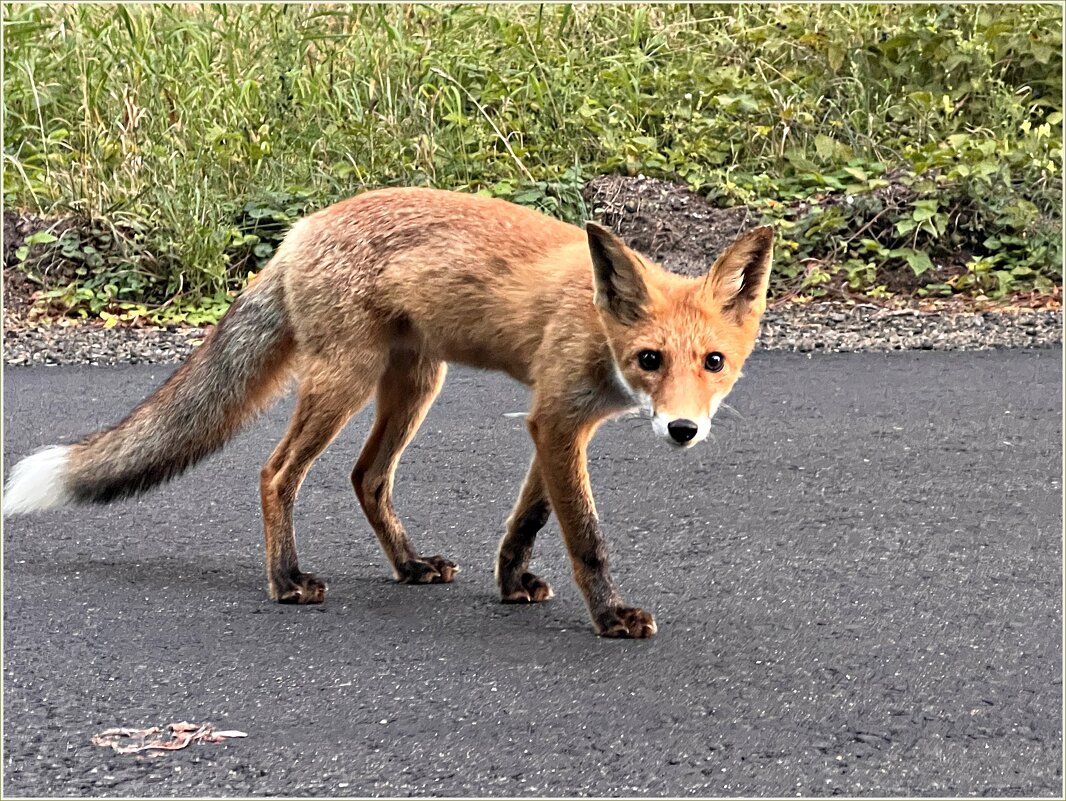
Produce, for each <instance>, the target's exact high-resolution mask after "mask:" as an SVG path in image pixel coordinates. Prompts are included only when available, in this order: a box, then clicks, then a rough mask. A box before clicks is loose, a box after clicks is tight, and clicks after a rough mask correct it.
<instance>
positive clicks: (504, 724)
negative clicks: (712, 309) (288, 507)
mask: <svg viewBox="0 0 1066 801" xmlns="http://www.w3.org/2000/svg"><path fill="white" fill-rule="evenodd" d="M1061 363H1062V350H1061V348H1056V349H1052V350H1045V351H996V352H982V353H919V352H905V353H895V354H849V355H820V356H815V357H813V358H808V357H807V356H803V355H789V354H765V353H764V354H757V355H756V356H755V357H753V359H752V361H751V362H750V363H749V366H748V369H747V376H746V377H745V378H744V379H743V380H742V381H741V383H740V385H739V386H738V388H737V389H736V391H735V392H734V394H733V396H732V398H731V399H730V400H731V403H732V406H733V407H735V409H736V413H735V414H733V413H730V412H728V411H723V412H720V413H719V419H718V421H716V434H715V435H714V438H713V439H712V440H711V441H710V442H707V443H704V444H703V445H701V446H699V447H698V448H696V449H695V450H694V451H691V452H684V453H679V452H676V451H673V450H671V449H669V448H668V447H667V446H666V445H665V444H663V443H661V442H660V441H658V440H657V439H656V438H655V437H654V434H653V433H652V431H651V428H650V426H649V425H648V424H647V423H646V422H640V421H633V420H629V421H624V420H623V421H618V422H614V423H611V424H609V425H607V426H605V427H604V428H603V429H602V430H601V432H600V434H599V435H598V437H597V439H596V441H595V443H594V446H593V451H592V459H591V470H592V476H593V485H594V487H595V489H596V496H597V502H598V506H599V509H600V514H601V516H602V519H603V523H604V528H605V531H606V532H607V534H608V541H609V544H610V549H611V556H612V563H613V566H614V573H615V576H616V578H617V579H618V581H619V583H620V585H621V587H622V588H623V592H624V593H625V595H626V598H627V600H628V601H630V602H631V603H634V604H638V605H642V606H645V607H646V608H648V609H650V610H653V611H655V613H656V614H657V617H658V622H659V635H658V636H657V637H655V638H654V639H652V640H648V641H640V642H633V641H629V642H619V641H608V640H603V639H600V638H597V637H595V636H594V635H593V633H592V631H591V629H590V626H589V623H588V620H587V619H586V612H585V609H584V607H583V605H582V603H581V601H580V598H579V597H578V594H577V591H576V589H575V588H574V585H573V583H572V582H571V580H570V578H569V569H568V566H567V562H566V559H565V556H564V553H563V548H562V544H561V542H560V539H559V536H558V530H557V528H556V526H555V523H554V521H553V522H552V523H551V524H550V527H549V528H548V529H546V530H545V531H544V532H543V533H542V535H541V537H540V544H539V548H538V556H537V557H536V559H535V562H534V569H535V570H536V571H537V572H538V573H541V574H542V575H544V576H545V577H547V578H549V579H550V580H552V581H553V583H554V586H555V589H556V592H557V597H556V598H555V599H553V600H552V601H550V602H548V603H547V604H543V605H540V606H536V607H520V606H502V605H500V604H498V603H497V602H496V598H495V591H494V586H493V580H492V562H493V554H494V551H495V546H496V543H497V541H498V539H499V536H500V533H501V526H502V522H503V520H504V518H505V517H506V515H507V512H508V510H509V508H510V505H511V503H512V500H513V496H514V494H515V492H516V491H517V488H518V486H519V484H520V481H521V479H522V475H523V472H524V469H525V466H526V463H527V459H528V456H529V453H530V447H531V446H530V444H529V442H528V439H527V436H526V434H525V430H524V424H523V421H522V420H521V419H517V418H515V417H512V416H507V413H511V412H518V411H522V410H523V409H524V408H525V394H524V390H522V389H521V388H520V387H518V386H517V385H514V384H512V383H509V382H508V381H507V380H505V379H503V378H501V377H498V376H494V375H485V374H480V373H474V372H470V371H463V370H453V372H452V374H451V375H450V377H449V379H448V383H447V386H446V388H445V390H444V393H443V395H442V397H441V398H440V400H439V401H438V403H437V404H436V406H435V407H434V409H433V410H432V412H431V414H430V417H429V419H428V421H427V423H426V425H425V426H424V428H423V429H422V433H421V436H420V437H419V439H418V440H417V441H416V442H415V444H414V445H413V446H412V447H411V449H410V450H409V451H408V452H407V455H406V458H405V461H404V463H403V464H402V465H401V471H400V477H399V480H398V491H397V498H398V507H399V509H400V512H401V514H402V515H403V516H404V518H405V519H406V521H407V524H408V530H409V531H410V533H411V534H412V536H413V537H414V538H415V540H416V542H417V543H419V545H420V546H421V548H422V549H423V552H425V553H430V554H432V553H442V554H444V555H445V556H448V557H450V558H452V559H454V560H455V561H457V562H458V563H459V564H460V565H462V567H463V572H462V574H461V575H460V576H459V577H458V579H457V581H456V583H455V584H453V585H448V586H428V587H412V586H398V585H395V584H393V583H392V581H391V580H390V578H389V572H388V570H387V569H386V565H385V562H384V559H383V557H382V556H381V555H380V553H379V552H378V548H377V545H376V543H375V541H374V538H373V536H372V534H371V532H370V530H369V528H368V526H367V525H366V523H365V521H364V520H363V518H362V517H361V515H360V513H359V512H358V507H357V505H356V502H355V498H354V497H353V494H352V491H351V489H350V487H349V484H348V473H349V470H350V467H351V465H352V463H353V461H354V458H355V454H356V451H357V447H358V442H359V441H360V440H361V438H362V436H363V435H365V433H366V430H367V426H368V419H369V418H368V413H367V412H364V413H363V414H362V415H361V416H360V417H358V418H357V419H356V420H355V421H354V422H353V423H352V424H351V425H350V426H349V427H348V429H346V431H345V432H344V433H343V434H342V435H341V437H340V438H339V439H338V441H337V442H335V443H334V444H333V446H332V447H331V448H330V449H329V451H328V452H327V453H326V454H325V455H324V456H323V458H322V459H321V460H320V461H319V462H318V463H317V464H316V466H315V468H314V470H313V471H312V473H311V476H310V478H309V479H308V482H307V484H306V485H305V487H304V491H303V493H302V496H301V502H300V504H299V505H298V506H297V528H298V531H299V532H300V543H301V551H300V556H301V564H302V565H303V566H304V567H305V569H310V570H314V571H316V572H318V573H319V574H320V575H322V576H323V577H325V578H327V579H328V580H329V582H330V597H329V598H328V599H327V602H326V603H325V605H323V606H321V607H314V608H312V607H304V608H297V607H280V606H276V605H274V604H272V603H270V602H269V601H268V600H267V598H266V595H265V588H264V577H263V574H262V565H261V550H262V546H261V533H260V520H259V501H258V491H257V486H258V471H259V467H260V464H261V463H262V462H263V461H264V460H265V458H266V456H267V454H268V453H269V451H270V449H271V448H272V446H273V445H274V443H275V442H276V440H277V439H278V438H279V437H280V434H281V431H282V429H283V427H284V424H285V420H286V417H287V411H288V408H289V406H288V403H287V402H286V403H283V404H281V405H279V406H278V407H276V408H275V409H273V410H272V411H271V412H270V413H269V414H268V415H267V416H266V417H265V418H264V419H263V420H261V421H259V422H258V423H257V424H255V425H254V426H253V427H252V428H250V429H249V430H248V431H247V432H245V434H243V435H242V436H241V437H240V438H239V439H238V440H237V441H236V442H235V443H234V444H233V445H231V446H230V448H229V449H228V450H226V451H225V452H224V453H223V454H222V455H220V456H217V457H214V458H213V459H212V460H210V461H209V462H207V463H206V464H204V465H201V466H200V468H198V469H197V470H195V471H194V472H192V473H191V474H189V475H187V476H185V477H183V478H182V479H180V480H178V481H176V482H174V483H173V484H171V485H170V486H168V487H165V488H163V489H161V490H159V491H156V492H155V493H154V494H152V495H150V496H147V497H145V498H143V499H141V500H139V501H130V502H125V503H122V504H118V505H115V506H113V507H110V508H82V509H75V510H62V511H57V512H51V513H47V514H41V515H38V516H35V517H32V518H16V519H12V520H10V521H7V524H6V525H5V529H4V586H3V593H4V657H5V661H4V701H3V711H4V730H3V743H4V755H3V769H4V777H3V778H4V785H3V794H4V796H5V797H11V796H26V795H34V796H36V795H48V796H52V795H60V796H62V795H77V796H85V795H94V796H123V797H130V796H191V797H210V796H229V795H240V796H247V795H257V796H258V795H282V796H301V795H315V796H350V795H386V796H407V795H433V796H465V795H476V796H490V795H491V796H501V795H502V796H545V795H549V796H556V795H593V796H618V795H627V796H633V795H656V796H683V795H700V796H721V795H725V796H728V795H749V796H762V795H774V796H778V795H780V796H784V795H795V794H803V795H829V794H846V795H872V796H886V795H908V796H913V795H935V796H955V795H996V796H1006V795H1023V796H1049V797H1060V798H1061V797H1062V790H1063V786H1062V756H1063V754H1062V709H1063V695H1062V683H1061V679H1062V558H1063V553H1062V511H1061V509H1062V507H1061V500H1062V489H1063V488H1062V464H1061V453H1062V429H1061V419H1062V418H1061V412H1062V395H1061V386H1062V369H1061ZM167 372H168V368H160V367H126V368H70V367H66V368H34V369H8V370H7V371H6V373H5V386H4V412H3V414H4V423H5V446H6V452H5V457H4V458H5V464H6V465H7V466H10V464H11V463H12V460H14V459H15V458H17V457H20V456H22V455H25V454H26V453H27V452H29V451H31V450H33V449H35V448H37V447H39V446H41V445H44V444H51V443H53V442H68V441H71V440H73V439H74V438H76V437H78V436H79V435H81V434H84V433H86V432H88V431H89V430H91V429H93V428H95V427H98V426H102V425H106V424H110V423H113V422H115V421H116V420H117V419H118V418H119V417H121V416H122V414H124V413H125V412H126V411H127V409H128V408H129V407H130V406H132V404H133V403H134V402H135V401H137V400H139V399H140V398H141V397H143V396H144V395H145V394H146V393H147V391H148V390H149V389H151V388H153V387H154V386H155V385H156V384H158V383H159V382H160V381H161V380H162V379H163V377H164V376H165V374H166V373H167ZM179 720H191V721H212V722H214V723H216V724H218V725H219V726H221V727H223V728H231V729H240V730H243V731H246V732H247V733H248V735H249V736H248V737H247V738H246V739H243V740H233V741H228V742H226V743H223V744H214V745H212V744H201V745H194V746H190V747H189V748H188V749H186V750H184V751H177V752H172V753H168V754H166V755H165V756H164V757H162V758H159V759H138V758H136V757H132V756H120V755H117V754H114V753H112V752H110V751H109V750H107V749H101V748H96V747H94V746H92V745H90V744H89V737H90V735H92V734H93V733H96V732H99V731H101V730H103V729H105V728H108V727H111V726H116V725H124V726H149V725H157V724H166V723H169V722H172V721H179Z"/></svg>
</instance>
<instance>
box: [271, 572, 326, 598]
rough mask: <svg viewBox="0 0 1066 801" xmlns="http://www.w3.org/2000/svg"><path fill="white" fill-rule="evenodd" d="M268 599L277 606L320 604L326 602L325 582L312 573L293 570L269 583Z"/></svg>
mask: <svg viewBox="0 0 1066 801" xmlns="http://www.w3.org/2000/svg"><path fill="white" fill-rule="evenodd" d="M270 597H271V598H273V599H274V600H275V601H277V602H278V603H279V604H320V603H322V602H323V601H324V600H326V582H324V581H322V579H320V578H318V576H316V575H314V574H313V573H301V572H300V571H298V570H295V571H293V572H292V573H290V574H289V575H287V576H286V577H285V578H284V579H281V580H275V581H272V582H271V583H270Z"/></svg>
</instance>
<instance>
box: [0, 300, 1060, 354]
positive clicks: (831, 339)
mask: <svg viewBox="0 0 1066 801" xmlns="http://www.w3.org/2000/svg"><path fill="white" fill-rule="evenodd" d="M204 333H205V332H204V329H202V328H176V327H171V328H137V329H134V328H118V327H116V328H109V329H105V328H101V327H99V326H98V325H91V324H80V325H69V326H67V325H51V326H36V327H25V328H15V329H13V330H8V331H6V332H5V333H4V343H3V345H4V348H3V350H4V364H7V365H59V364H97V365H110V364H168V363H174V362H180V361H182V360H183V359H184V358H185V357H186V356H188V354H189V353H190V352H191V351H192V350H193V348H194V347H196V345H198V344H199V343H200V342H201V341H202V340H203V337H204ZM1061 343H1062V311H1061V310H1052V311H1048V310H1021V311H1010V312H1006V311H985V312H980V313H976V314H967V313H959V312H943V311H936V312H923V311H917V310H914V309H896V310H888V309H883V308H879V307H875V306H861V305H859V306H842V305H841V304H836V303H809V304H803V305H798V304H796V305H789V306H785V307H782V308H780V309H771V310H769V311H767V312H766V315H765V316H764V317H763V323H762V330H761V333H760V335H759V344H758V347H759V348H761V349H763V350H776V351H781V350H784V351H796V352H800V353H844V352H849V351H893V350H938V351H940V350H987V349H990V348H1034V347H1037V348H1046V347H1052V346H1054V345H1059V344H1061Z"/></svg>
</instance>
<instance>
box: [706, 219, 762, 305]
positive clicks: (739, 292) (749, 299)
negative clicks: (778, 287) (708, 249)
mask: <svg viewBox="0 0 1066 801" xmlns="http://www.w3.org/2000/svg"><path fill="white" fill-rule="evenodd" d="M773 254H774V229H773V228H771V227H770V226H768V225H764V226H762V227H761V228H755V229H753V230H751V231H748V232H747V233H745V234H742V235H741V236H739V237H737V239H736V241H735V242H733V244H732V245H730V246H729V247H728V248H726V250H725V252H724V253H723V254H722V255H721V256H719V257H718V258H717V260H716V261H715V262H714V265H713V266H712V267H711V269H710V272H708V273H707V278H706V280H705V282H704V286H705V289H704V292H707V293H709V295H710V298H709V299H710V301H711V302H713V303H715V304H717V305H718V306H719V307H720V308H721V309H722V311H724V312H727V313H730V314H732V315H733V316H734V317H735V318H736V319H737V320H741V319H743V318H745V317H748V316H751V315H755V316H759V315H761V314H762V313H763V312H764V311H765V310H766V289H767V286H768V285H769V283H770V265H771V264H772V263H773Z"/></svg>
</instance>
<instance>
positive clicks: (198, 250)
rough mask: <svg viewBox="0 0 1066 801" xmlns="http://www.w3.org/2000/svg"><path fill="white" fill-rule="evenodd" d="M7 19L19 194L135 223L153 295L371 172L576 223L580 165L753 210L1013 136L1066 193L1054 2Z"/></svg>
mask: <svg viewBox="0 0 1066 801" xmlns="http://www.w3.org/2000/svg"><path fill="white" fill-rule="evenodd" d="M3 16H4V24H5V28H4V67H5V81H4V106H5V129H4V178H5V196H4V201H5V204H6V205H7V206H9V207H12V206H18V207H23V208H29V209H31V210H35V211H37V212H40V213H42V214H46V215H52V214H55V215H70V214H73V215H77V216H80V217H83V218H88V219H94V220H104V221H107V224H109V225H113V226H115V228H116V230H118V229H121V230H132V231H138V232H142V234H141V235H142V236H143V238H144V241H145V243H146V248H147V249H146V252H147V253H148V254H149V256H150V257H151V258H150V259H149V264H148V267H147V268H145V267H144V266H143V264H142V265H141V267H140V269H142V270H143V269H148V270H149V271H153V270H154V271H156V272H157V273H158V275H157V276H156V278H157V279H158V280H157V281H156V284H157V285H158V287H157V288H158V289H159V291H174V289H175V284H176V282H177V281H178V278H177V277H176V276H179V275H180V281H181V283H182V285H183V286H184V288H185V289H186V290H190V289H191V290H193V291H197V292H201V291H202V292H211V291H215V290H217V289H218V288H219V287H222V286H224V285H225V284H226V281H227V277H229V278H232V277H233V276H232V275H231V274H230V272H231V271H232V261H233V253H234V249H235V247H239V246H240V244H241V243H242V241H244V239H243V237H245V235H246V231H245V230H243V229H242V228H241V225H240V219H241V215H242V214H244V215H247V214H249V213H252V214H253V215H254V214H255V213H257V212H256V209H261V208H268V209H270V208H274V207H282V206H284V205H285V204H286V203H289V204H290V205H291V204H292V203H296V205H297V206H299V207H300V208H302V207H304V206H320V205H324V204H326V203H328V202H331V201H333V200H335V199H337V198H340V197H343V196H346V195H349V194H352V193H353V192H356V191H358V190H359V189H361V188H364V187H370V186H382V185H394V184H427V185H434V186H440V187H446V188H455V189H469V190H487V191H490V192H492V193H494V194H497V195H500V196H504V197H509V198H513V199H516V200H517V201H519V202H525V203H530V204H534V205H539V206H541V207H544V208H546V209H547V210H549V211H551V212H553V213H556V214H558V215H560V216H563V217H569V218H576V217H579V216H581V214H582V212H583V209H582V208H581V204H580V195H579V194H578V192H577V189H578V188H579V187H580V183H581V180H582V179H583V178H587V177H591V176H593V175H595V174H600V173H604V172H629V173H636V172H645V173H649V174H654V175H662V176H667V177H672V178H677V179H680V180H682V181H685V182H687V183H689V184H690V185H691V186H692V187H693V188H696V189H697V190H699V191H703V192H706V193H707V194H709V195H710V196H711V197H717V198H719V199H720V201H721V202H722V203H737V202H751V201H752V200H753V199H756V198H758V197H763V196H767V195H769V196H773V195H775V194H779V193H785V194H794V195H800V194H804V193H811V192H814V191H817V190H818V188H819V187H820V186H821V187H822V188H824V187H825V185H826V180H825V178H824V176H825V175H826V174H828V173H831V172H832V171H833V170H839V169H840V168H842V167H845V166H847V165H849V164H853V165H857V166H859V167H861V166H862V165H866V164H880V165H882V166H885V168H886V169H888V168H892V167H894V166H896V165H904V166H908V167H909V168H911V169H917V167H920V166H921V161H922V159H923V158H925V159H927V160H928V157H929V153H930V148H935V146H936V145H937V143H941V142H944V141H945V140H947V138H948V137H951V136H953V135H960V136H966V137H970V138H972V139H973V140H974V142H975V143H977V142H988V141H991V142H995V143H997V145H996V147H998V148H999V150H997V151H996V152H997V153H1002V154H1003V157H1004V158H1005V159H1009V160H1011V161H1010V163H1011V168H1010V169H1011V174H1010V176H1009V178H1008V179H1007V184H1006V186H1007V187H1009V191H1010V192H1013V193H1017V194H1018V195H1019V197H1022V198H1024V200H1025V201H1026V202H1027V203H1030V204H1033V205H1034V206H1035V207H1036V208H1037V209H1038V210H1039V211H1040V212H1041V213H1045V214H1052V215H1055V214H1057V208H1058V204H1059V202H1060V198H1061V193H1060V192H1059V190H1058V184H1059V176H1060V173H1061V160H1060V159H1059V157H1058V153H1057V149H1058V147H1059V146H1060V143H1061V59H1060V56H1059V48H1060V43H1061V26H1060V16H1059V11H1058V9H1057V8H1056V7H1054V6H1051V5H1046V6H1040V5H1029V6H1020V7H1018V6H1016V7H1003V6H974V5H969V6H959V7H951V6H930V7H915V6H904V5H886V6H858V5H840V6H823V5H819V6H795V5H782V6H765V5H744V4H736V5H729V6H725V5H711V6H664V5H628V6H591V5H588V6H586V5H580V4H574V5H522V6H474V5H465V6H395V5H391V6H341V5H315V6H303V5H264V6H252V5H226V4H216V5H209V6H197V5H188V4H183V5H175V6H157V5H143V6H118V5H107V6H104V5H54V6H53V5H47V6H46V5H34V6H29V5H5V6H4V9H3ZM1055 113H1058V119H1055V118H1054V117H1053V116H1052V115H1053V114H1055ZM1042 126H1043V127H1042ZM916 165H917V166H916ZM279 198H280V199H279ZM249 204H250V205H249ZM257 204H258V205H257ZM260 213H261V212H260ZM141 255H142V256H143V255H144V254H143V253H142V254H141ZM152 259H154V261H153V260H152ZM142 261H143V259H142ZM164 288H165V289H164Z"/></svg>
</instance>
